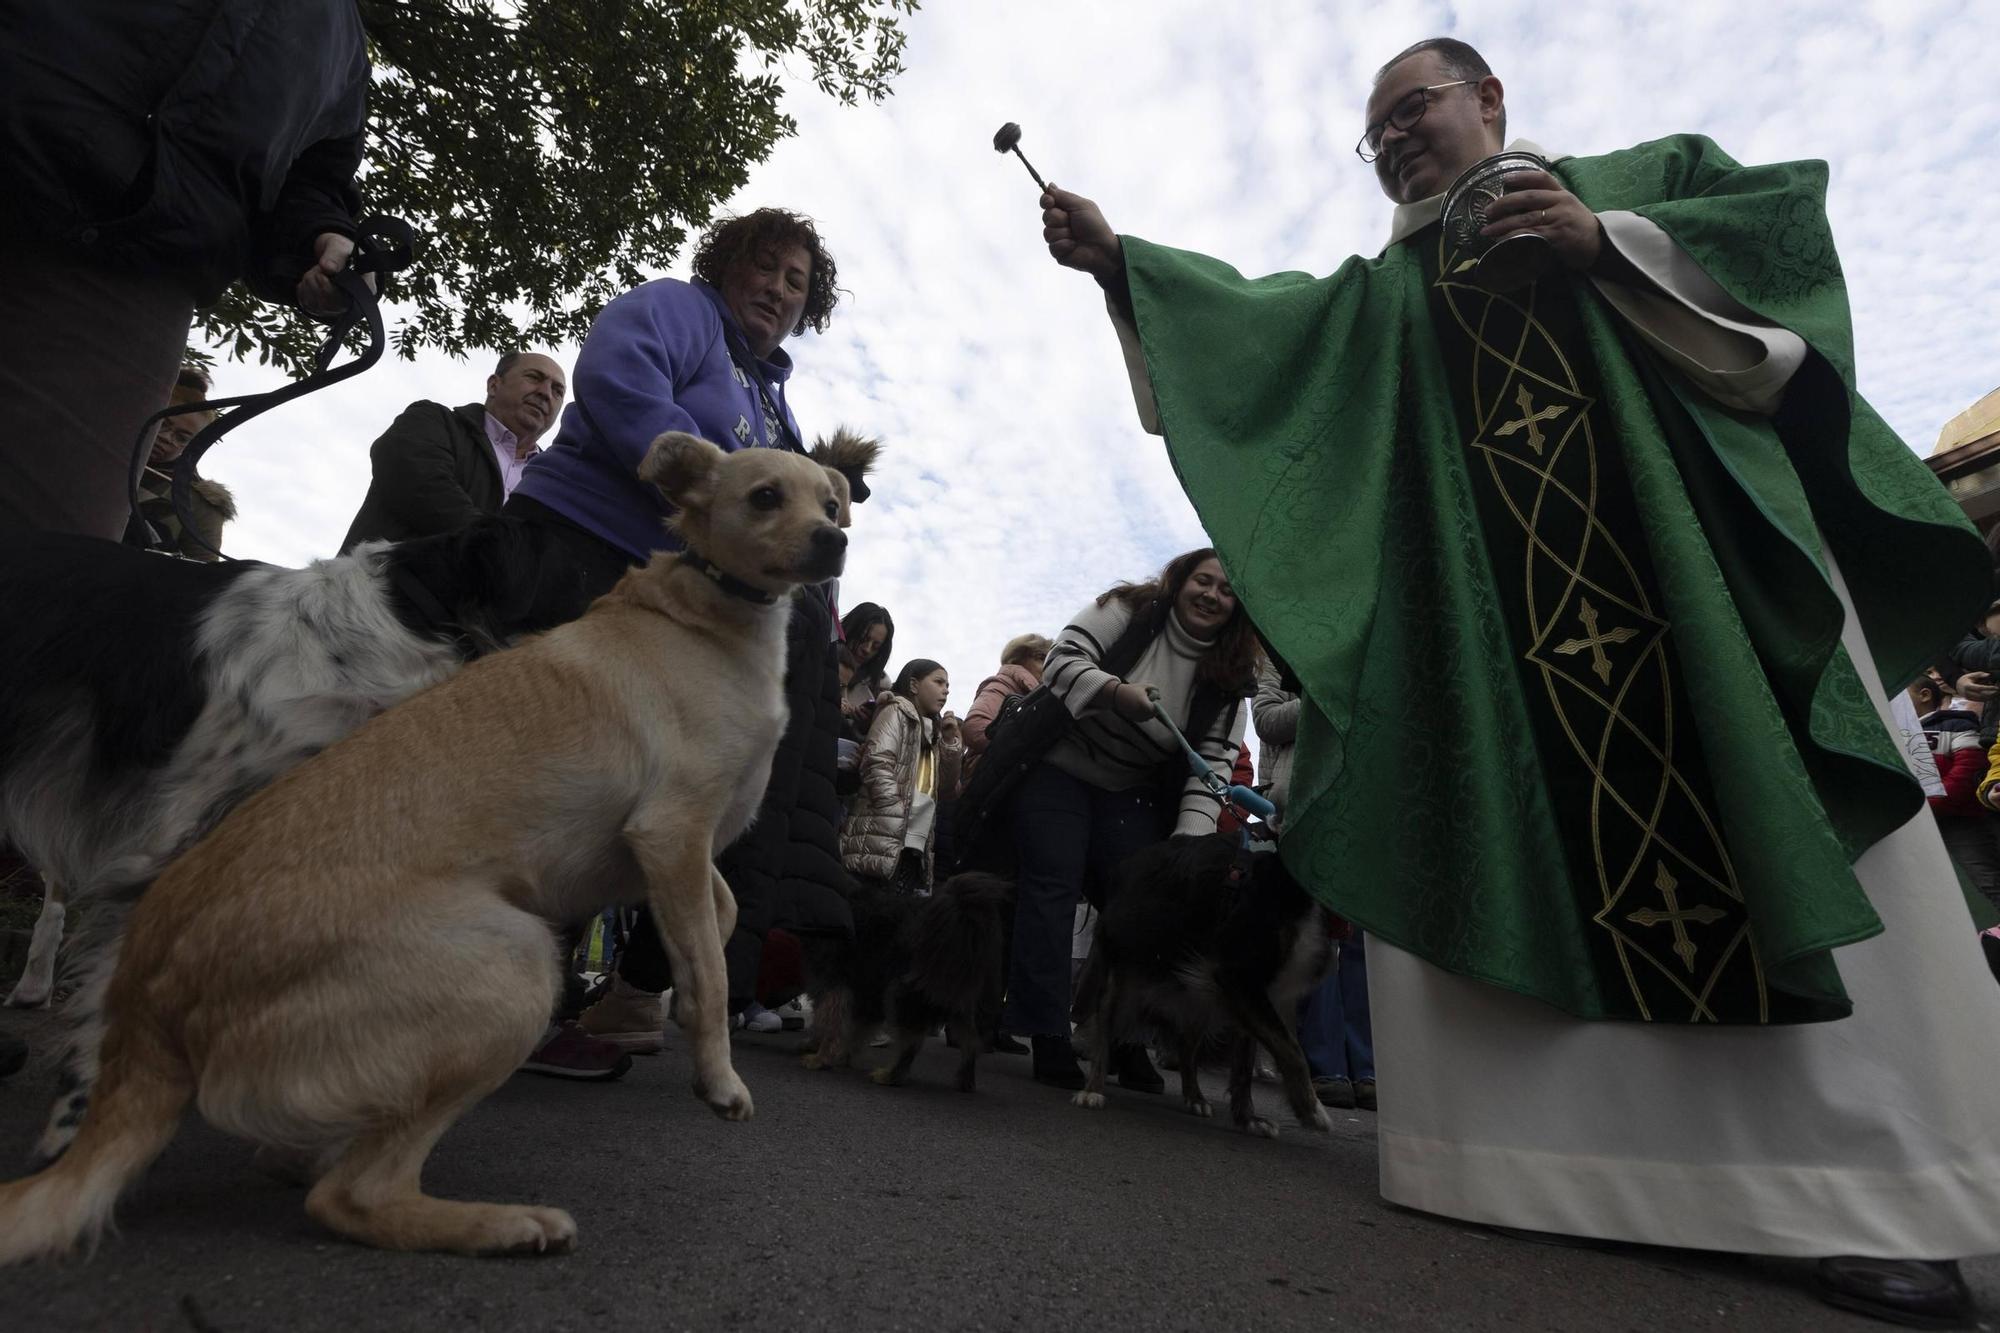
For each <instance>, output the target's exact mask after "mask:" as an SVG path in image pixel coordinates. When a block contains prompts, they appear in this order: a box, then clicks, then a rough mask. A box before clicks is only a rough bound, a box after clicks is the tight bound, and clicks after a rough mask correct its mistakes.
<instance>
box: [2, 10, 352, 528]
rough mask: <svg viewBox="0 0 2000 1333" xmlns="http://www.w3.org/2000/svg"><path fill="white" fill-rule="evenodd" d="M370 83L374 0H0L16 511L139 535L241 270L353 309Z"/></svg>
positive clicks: (325, 307) (15, 522)
mask: <svg viewBox="0 0 2000 1333" xmlns="http://www.w3.org/2000/svg"><path fill="white" fill-rule="evenodd" d="M367 88H368V56H367V48H366V45H365V43H364V41H363V36H362V29H361V19H360V16H359V14H358V13H357V11H356V9H355V5H354V0H282V2H281V0H177V2H174V3H168V2H166V0H162V3H156V4H147V5H134V4H130V3H127V2H126V0H63V3H61V4H49V3H46V0H0V89H5V93H4V95H0V156H4V158H5V160H6V162H7V169H8V188H7V189H6V191H4V192H0V399H4V400H5V401H6V402H7V404H8V410H9V429H8V431H7V432H6V435H5V437H4V438H0V523H4V524H7V525H10V526H16V527H29V528H47V529H54V530H58V531H68V532H82V533H91V534H95V535H97V536H101V537H107V538H110V539H113V540H116V539H117V538H118V537H119V536H120V535H122V534H123V533H124V531H125V520H126V486H127V480H128V477H129V473H130V468H131V461H132V457H133V451H134V447H135V444H136V442H137V441H136V438H135V436H136V432H137V430H138V428H139V423H140V422H141V421H143V420H144V419H145V418H146V417H147V416H148V415H149V414H151V413H152V412H153V411H154V410H155V409H156V408H158V407H159V405H160V404H161V403H163V402H165V401H166V400H167V394H168V392H169V390H171V389H172V388H173V385H174V378H175V374H176V372H177V371H178V370H179V368H180V364H181V358H182V354H183V352H184V350H185V347H186V342H187V333H188V324H189V321H190V318H191V317H192V314H193V312H194V310H195V309H196V308H197V307H200V306H205V305H208V304H210V303H211V302H213V301H214V300H215V299H216V298H217V297H218V296H219V295H221V293H222V290H223V289H224V288H225V287H227V286H228V285H229V284H230V283H231V282H233V281H235V280H236V279H238V278H241V279H243V280H245V281H246V282H248V283H249V285H250V288H251V290H252V291H253V292H255V293H256V295H257V296H259V297H260V298H262V299H264V300H266V301H272V302H277V303H281V304H298V305H299V306H301V308H303V309H305V310H307V311H308V313H312V314H323V315H331V314H337V313H339V311H340V309H341V308H342V307H343V306H344V305H345V299H344V298H343V297H342V296H341V295H340V294H339V292H338V291H337V289H335V288H334V286H333V285H332V283H331V281H330V275H331V274H334V273H337V272H339V271H340V270H341V269H342V268H343V267H345V265H346V263H347V259H348V256H349V255H350V254H351V253H352V252H353V239H352V238H353V236H354V218H355V213H356V211H357V209H358V206H359V199H358V196H357V195H356V192H355V188H354V173H355V169H356V167H357V166H358V165H359V164H360V160H361V138H362V131H363V128H364V125H365V121H366V95H367Z"/></svg>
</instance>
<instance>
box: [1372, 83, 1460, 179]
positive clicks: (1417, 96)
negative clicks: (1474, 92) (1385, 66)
mask: <svg viewBox="0 0 2000 1333" xmlns="http://www.w3.org/2000/svg"><path fill="white" fill-rule="evenodd" d="M1477 82H1478V80H1477V79H1453V80H1452V81H1451V82H1450V83H1433V84H1430V85H1428V86H1427V87H1423V88H1412V89H1411V90H1410V91H1409V92H1407V93H1405V94H1404V95H1403V96H1402V97H1401V98H1400V99H1398V100H1397V102H1396V105H1394V106H1392V107H1390V108H1389V114H1388V115H1387V116H1384V117H1383V118H1382V119H1381V120H1378V121H1376V122H1375V123H1374V124H1373V125H1370V126H1369V127H1368V128H1367V129H1366V130H1364V131H1362V134H1361V141H1360V142H1359V143H1357V144H1355V145H1354V153H1355V156H1357V157H1359V158H1360V159H1361V160H1362V161H1363V162H1373V161H1374V160H1375V159H1376V158H1378V157H1380V156H1382V135H1383V133H1384V132H1385V131H1387V130H1388V128H1389V127H1390V126H1391V125H1394V126H1395V127H1396V128H1397V129H1399V130H1402V131H1403V132H1404V133H1406V134H1407V133H1408V132H1409V131H1411V130H1413V129H1415V128H1416V127H1417V122H1418V121H1420V120H1422V119H1423V118H1424V112H1426V111H1428V110H1430V109H1431V94H1432V93H1434V92H1436V91H1438V89H1440V88H1457V87H1459V86H1461V85H1463V84H1467V83H1477Z"/></svg>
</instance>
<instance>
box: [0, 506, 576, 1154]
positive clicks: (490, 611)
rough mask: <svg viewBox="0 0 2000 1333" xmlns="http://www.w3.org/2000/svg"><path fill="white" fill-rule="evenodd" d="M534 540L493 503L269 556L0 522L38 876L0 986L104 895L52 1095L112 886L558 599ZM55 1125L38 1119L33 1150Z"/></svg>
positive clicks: (127, 892) (5, 715)
mask: <svg viewBox="0 0 2000 1333" xmlns="http://www.w3.org/2000/svg"><path fill="white" fill-rule="evenodd" d="M548 544H549V539H548V538H547V537H546V536H544V535H543V534H542V533H541V532H539V531H538V530H536V529H533V528H532V527H531V525H528V524H524V523H521V522H520V521H518V520H515V519H511V518H506V517H500V516H492V517H486V518H482V519H480V520H478V521H476V522H475V523H473V524H472V525H470V526H468V527H466V528H464V529H463V530H461V531H459V532H456V533H452V534H449V535H445V536H440V537H429V538H423V539H420V540H416V541H408V542H400V543H396V544H393V545H392V544H390V543H386V542H375V543H369V544H367V545H364V546H360V547H357V548H356V549H355V550H354V551H353V552H352V553H351V554H349V555H345V556H341V557H339V558H337V559H331V560H320V561H315V562H314V563H313V564H311V565H309V566H307V567H306V568H304V569H285V568H280V567H278V566H274V565H266V564H259V563H255V562H252V561H236V562H228V563H222V564H212V565H211V564H200V563H196V562H193V561H187V560H180V559H175V558H173V557H169V556H162V555H157V554H152V553H149V552H142V551H138V550H134V549H132V548H130V547H126V546H121V545H118V544H117V543H114V542H108V541H100V540H97V539H95V538H89V537H78V536H71V535H67V534H61V533H47V532H7V533H0V645H4V651H5V653H6V659H7V669H6V670H5V671H4V672H0V842H6V843H10V844H11V845H12V846H13V847H14V849H15V850H16V851H18V852H19V853H20V854H21V856H22V857H23V858H24V859H25V860H26V861H27V862H28V863H29V864H30V865H32V866H34V867H35V868H36V869H37V870H38V871H40V872H41V874H42V876H43V878H44V880H45V881H46V882H47V889H48V891H47V896H46V899H45V901H44V903H43V909H42V916H41V918H40V919H39V920H38V921H37V922H36V925H35V931H34V937H33V943H32V947H31V950H30V953H29V958H28V966H27V970H26V972H25V974H24V975H23V976H22V978H21V981H20V983H19V984H18V985H17V986H15V988H14V990H13V993H12V994H11V995H10V996H9V997H8V1003H10V1004H14V1005H37V1004H42V1003H45V1002H46V1001H47V1000H48V998H49V995H50V993H51V991H52V990H53V987H54V981H55V958H56V948H57V945H58V943H59V941H60V940H61V938H62V932H63V923H64V918H65V915H66V912H67V908H66V904H67V905H68V907H87V908H90V909H92V910H93V911H94V909H95V908H96V907H97V906H98V905H100V904H101V905H103V906H104V907H105V909H106V910H105V911H104V912H102V913H99V914H98V915H99V917H100V919H99V920H98V921H96V922H95V923H94V925H93V927H92V929H91V930H89V931H88V932H87V933H86V934H87V937H86V938H85V939H84V940H82V941H81V943H80V944H79V946H78V947H77V948H76V949H74V950H73V951H72V952H73V954H74V955H75V957H74V959H73V967H72V971H73V973H74V974H75V975H76V976H78V978H79V981H80V988H79V990H78V993H77V996H76V999H75V1001H73V1003H72V1009H73V1011H74V1016H75V1018H76V1019H77V1023H78V1031H77V1036H76V1048H75V1050H74V1051H73V1053H72V1057H71V1062H70V1067H69V1070H68V1073H69V1078H68V1079H67V1080H66V1082H67V1083H68V1084H69V1086H70V1095H68V1096H65V1098H64V1104H65V1105H67V1104H68V1103H70V1102H73V1101H75V1102H77V1105H78V1108H80V1105H81V1103H80V1101H78V1095H79V1094H80V1092H81V1091H82V1090H83V1089H84V1088H86V1087H87V1085H88V1084H89V1083H90V1082H91V1080H92V1079H93V1078H94V1076H95V1072H96V1039H95V1024H94V1020H93V1014H94V1013H95V1010H96V1003H95V1001H96V996H95V994H94V989H95V985H96V984H97V983H99V982H101V978H96V977H94V976H93V973H94V972H97V971H101V970H102V969H101V968H97V967H95V966H94V965H93V961H92V960H93V959H94V958H103V957H108V956H110V955H111V952H112V950H111V946H112V945H113V944H114V943H115V940H116V937H117V934H118V928H119V923H120V922H122V920H123V916H124V912H123V911H122V910H120V908H121V905H122V904H126V903H129V901H130V900H131V899H133V898H135V897H136V896H137V895H138V893H139V892H141V891H143V889H144V887H145V885H146V884H147V883H149V882H150V881H151V880H152V878H153V877H154V876H155V875H156V874H158V873H159V871H160V870H161V869H163V868H164V867H165V866H166V865H167V864H168V863H169V862H170V861H172V860H173V858H174V857H175V856H177V855H179V854H180V853H181V852H182V851H183V850H185V849H186V848H187V847H189V846H190V845H191V844H193V843H194V842H195V841H196V840H197V839H198V838H200V837H201V835H202V834H204V833H206V832H207V831H208V830H209V829H210V828H212V827H214V825H215V824H216V823H217V822H218V821H219V820H220V819H221V818H222V817H223V816H224V815H225V814H227V813H228V812H229V811H230V809H232V808H233V807H234V806H235V805H236V804H237V803H238V802H240V801H242V800H243V799H244V798H245V797H247V796H249V795H250V794H251V793H252V792H254V791H256V790H257V789H258V788H260V787H262V786H264V785H265V784H266V783H268V782H270V781H272V780H273V779H274V778H276V777H277V776H278V775H280V774H281V773H283V772H284V771H285V770H286V769H288V768H290V767H291V766H292V765H294V764H296V763H298V762H299V761H300V760H302V759H304V758H306V757H307V756H309V755H312V754H314V753H316V752H317V751H319V750H321V749H324V748H325V747H326V746H328V745H331V744H332V743H333V742H334V741H336V740H339V739H340V738H341V737H343V736H345V735H347V734H348V733H349V732H351V731H353V730H354V729H355V728H356V727H358V726H360V725H361V723H363V722H365V721H366V720H368V719H369V718H370V717H372V716H374V715H375V714H376V713H379V712H381V711H382V710H383V709H385V708H388V707H390V706H391V705H393V704H395V703H397V702H399V701H401V700H403V699H405V698H408V697H409V696H410V695H412V694H415V693H416V692H417V691H418V690H421V689H423V688H425V687H426V686H429V685H432V684H435V683H436V682H438V681H440V680H442V679H444V678H445V677H446V676H448V675H450V674H451V673H452V672H453V671H455V670H456V669H457V668H458V667H459V666H460V665H461V664H462V663H463V662H465V661H466V660H468V659H469V658H471V657H474V656H477V655H479V654H480V653H483V652H487V651H491V650H493V649H497V648H500V647H503V646H505V645H506V644H507V643H509V642H510V641H512V640H513V639H515V638H517V637H519V636H520V635H522V634H525V633H529V632H532V631H535V630H541V629H547V628H549V627H551V626H553V625H556V624H560V623H562V622H563V621H564V620H567V619H570V618H572V617H574V616H575V615H577V614H579V613H580V612H581V611H582V610H583V605H584V601H585V599H584V597H583V592H582V586H581V580H580V576H579V575H578V574H577V573H576V571H575V570H574V568H573V566H571V565H570V564H569V563H568V562H566V561H563V560H561V559H559V558H556V554H557V553H554V552H551V551H550V550H549V545H548ZM66 1114H68V1113H67V1112H65V1110H64V1107H63V1106H59V1107H58V1108H57V1119H58V1121H60V1120H62V1119H63V1118H64V1117H65V1115H66ZM79 1118H80V1109H79ZM67 1140H68V1135H67V1133H58V1132H57V1130H56V1128H55V1127H52V1129H51V1134H50V1135H49V1136H45V1138H44V1141H43V1143H42V1145H41V1151H42V1152H43V1153H44V1154H45V1155H51V1156H52V1155H54V1153H55V1152H59V1151H60V1150H61V1148H62V1147H63V1146H65V1145H66V1144H67Z"/></svg>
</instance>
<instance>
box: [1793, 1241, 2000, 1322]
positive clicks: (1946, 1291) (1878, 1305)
mask: <svg viewBox="0 0 2000 1333" xmlns="http://www.w3.org/2000/svg"><path fill="white" fill-rule="evenodd" d="M1817 1286H1818V1290H1819V1298H1820V1299H1821V1300H1823V1301H1825V1302H1826V1303H1827V1304H1828V1305H1837V1306H1839V1307H1840V1308H1841V1309H1843V1310H1852V1311H1854V1312H1855V1313H1857V1314H1865V1315H1870V1316H1872V1317H1874V1318H1876V1319H1884V1320H1887V1321H1888V1322H1889V1323H1892V1324H1902V1325H1905V1326H1906V1327H1909V1328H1971V1327H1972V1322H1973V1317H1974V1315H1975V1314H1976V1313H1977V1311H1976V1310H1975V1309H1974V1307H1973V1304H1972V1293H1971V1292H1970V1291H1968V1290H1967V1289H1966V1286H1965V1279H1964V1278H1963V1277H1961V1276H1960V1275H1959V1271H1958V1264H1957V1263H1956V1262H1955V1261H1951V1260H1946V1261H1944V1262H1941V1263H1939V1262H1932V1261H1929V1260H1923V1259H1862V1258H1857V1257H1855V1256H1853V1255H1843V1256H1841V1257H1839V1258H1835V1259H1822V1260H1820V1261H1819V1273H1818V1275H1817Z"/></svg>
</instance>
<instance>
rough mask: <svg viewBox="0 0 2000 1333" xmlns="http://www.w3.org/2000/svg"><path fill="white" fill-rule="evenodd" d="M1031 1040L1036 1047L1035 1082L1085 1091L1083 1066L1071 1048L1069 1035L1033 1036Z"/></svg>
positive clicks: (1068, 1089)
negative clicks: (1077, 1060)
mask: <svg viewBox="0 0 2000 1333" xmlns="http://www.w3.org/2000/svg"><path fill="white" fill-rule="evenodd" d="M1030 1040H1031V1041H1032V1042H1033V1043H1034V1048H1035V1051H1034V1054H1035V1071H1034V1078H1035V1082H1037V1083H1046V1084H1048V1085H1049V1086H1050V1087H1053V1088H1063V1089H1066V1090H1067V1091H1070V1092H1081V1091H1083V1066H1082V1065H1080V1064H1078V1063H1077V1062H1076V1052H1075V1051H1073V1050H1071V1049H1070V1048H1069V1038H1068V1037H1033V1038H1030Z"/></svg>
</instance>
